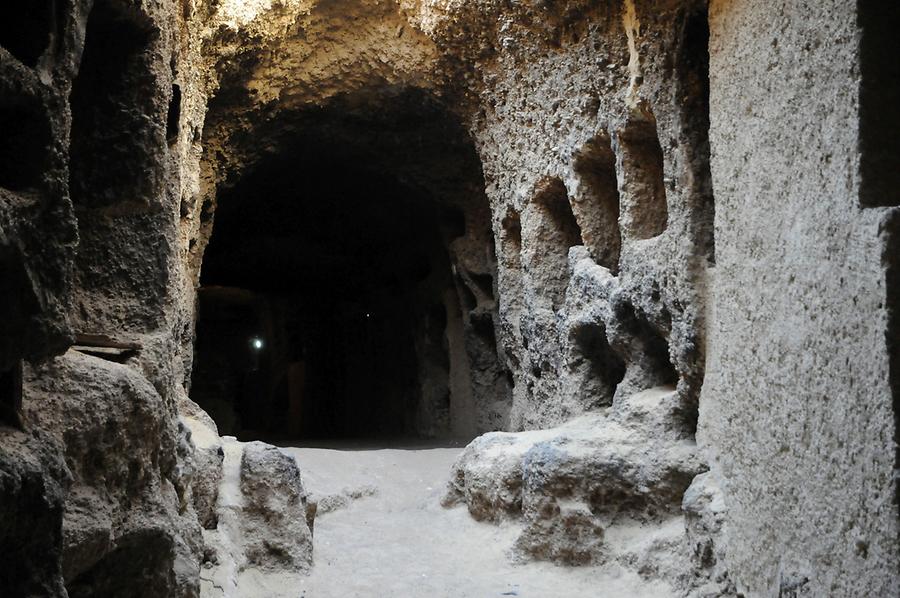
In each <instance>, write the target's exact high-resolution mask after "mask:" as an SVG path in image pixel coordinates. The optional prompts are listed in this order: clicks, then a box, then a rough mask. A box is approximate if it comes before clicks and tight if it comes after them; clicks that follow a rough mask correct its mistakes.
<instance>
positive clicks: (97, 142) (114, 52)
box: [69, 0, 159, 208]
mask: <svg viewBox="0 0 900 598" xmlns="http://www.w3.org/2000/svg"><path fill="white" fill-rule="evenodd" d="M152 38H153V35H152V33H151V31H150V30H149V29H147V28H146V27H144V26H143V24H141V23H140V22H139V20H138V19H137V17H135V16H133V15H131V14H130V13H129V12H128V10H127V9H126V7H124V6H123V5H121V4H119V3H118V2H114V1H113V0H98V1H97V2H96V3H95V4H94V8H93V9H92V10H91V14H90V17H89V19H88V25H87V32H86V34H85V45H84V54H83V55H82V58H81V66H80V68H79V70H78V76H77V77H76V78H75V81H74V82H73V84H72V95H71V99H70V102H71V106H72V141H71V149H70V152H69V153H70V156H71V163H70V167H69V168H70V174H69V176H70V179H69V181H70V182H69V186H70V193H71V196H72V203H73V204H75V206H76V207H83V208H106V207H110V206H113V205H118V206H121V205H127V204H137V205H143V204H146V202H147V198H148V197H149V196H150V195H152V193H150V190H151V188H152V185H153V179H154V176H153V175H154V169H152V168H149V167H148V165H150V164H153V163H155V160H154V157H153V154H152V152H153V150H154V148H156V147H157V146H158V145H159V144H158V143H156V142H155V136H156V135H157V132H156V128H157V127H156V125H155V124H154V123H153V121H152V119H149V118H147V116H146V115H148V114H153V113H154V101H155V100H154V88H155V83H154V74H153V70H152V68H151V64H150V61H151V60H152V56H150V55H149V53H148V52H147V48H148V45H149V44H150V42H151V40H152Z"/></svg>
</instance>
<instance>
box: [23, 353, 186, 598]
mask: <svg viewBox="0 0 900 598" xmlns="http://www.w3.org/2000/svg"><path fill="white" fill-rule="evenodd" d="M26 382H27V390H28V393H27V395H26V396H27V399H28V400H27V402H26V409H25V418H26V421H28V422H29V424H30V425H34V426H35V427H38V428H39V429H42V430H46V431H47V432H48V433H49V434H52V436H53V437H54V439H55V441H56V442H57V443H59V445H61V446H62V447H63V456H64V458H65V463H66V469H67V475H68V476H69V479H70V485H69V488H68V492H67V494H66V498H65V509H64V512H63V519H62V573H63V577H64V579H65V583H66V589H67V591H68V594H69V596H109V595H115V594H116V593H124V594H127V595H136V596H137V595H139V596H158V595H163V594H168V595H171V596H196V595H197V593H198V590H199V587H198V583H197V573H198V571H199V567H198V563H197V559H198V557H199V555H200V546H199V542H197V540H198V536H197V532H198V531H199V530H198V526H197V519H196V516H195V515H194V514H193V512H192V511H190V510H186V509H185V504H184V500H185V497H184V496H183V495H182V494H180V492H182V491H183V490H184V489H185V488H186V487H187V485H188V481H187V480H185V479H183V478H182V477H181V476H182V475H183V474H184V471H183V470H181V469H180V468H179V467H178V466H177V463H178V458H177V451H178V447H179V443H180V442H182V441H183V440H182V437H181V434H180V430H179V427H178V424H177V421H176V420H173V419H170V418H168V417H167V416H166V410H165V408H164V405H163V399H162V397H161V396H160V395H159V393H158V392H157V391H156V389H154V388H153V386H152V385H151V384H150V383H149V382H148V381H147V380H146V379H145V378H143V377H142V376H141V375H140V374H138V373H137V372H135V371H134V370H133V369H131V368H129V367H127V366H125V365H121V364H117V363H112V362H109V361H106V360H103V359H100V358H97V357H91V356H87V355H83V354H81V353H78V352H75V351H69V352H68V353H66V354H65V355H63V356H62V357H58V358H56V359H54V360H52V361H50V362H49V363H48V364H46V365H45V366H42V367H41V368H36V369H32V370H29V372H28V374H27V381H26ZM133 579H141V580H142V583H141V584H140V587H134V585H133V581H131V580H133Z"/></svg>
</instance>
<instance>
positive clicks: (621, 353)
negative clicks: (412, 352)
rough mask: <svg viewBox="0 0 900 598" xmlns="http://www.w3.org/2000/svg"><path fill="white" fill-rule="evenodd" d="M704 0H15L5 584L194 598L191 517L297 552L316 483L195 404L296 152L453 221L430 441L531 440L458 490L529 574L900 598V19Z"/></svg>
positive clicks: (7, 47)
mask: <svg viewBox="0 0 900 598" xmlns="http://www.w3.org/2000/svg"><path fill="white" fill-rule="evenodd" d="M709 4H710V6H709V7H707V3H706V2H703V1H702V0H672V1H671V2H664V3H661V2H651V1H650V0H623V1H621V2H618V1H616V2H612V1H610V2H592V1H587V0H565V1H562V2H519V3H509V2H501V1H499V0H479V1H477V2H456V1H449V0H428V1H418V0H400V1H399V2H382V1H377V0H347V1H346V2H326V1H324V0H321V1H320V0H283V1H281V2H273V3H269V2H252V3H250V2H240V1H238V0H223V1H221V2H211V1H209V2H207V1H204V0H197V1H194V2H176V1H175V0H159V1H149V0H136V1H126V0H95V1H93V2H91V1H88V0H58V1H57V2H49V1H43V0H41V1H35V2H7V3H5V4H4V6H3V7H2V8H0V131H2V135H0V311H2V312H3V314H5V317H4V319H3V322H2V324H0V425H2V428H0V430H2V432H0V514H2V523H0V548H3V550H4V554H6V555H10V558H7V559H4V562H3V563H2V565H0V585H3V586H5V587H4V589H6V588H11V589H10V591H11V592H12V593H13V594H14V595H17V594H21V595H42V596H43V595H50V596H54V595H59V596H62V595H64V594H65V593H66V592H68V594H69V595H72V596H79V595H92V596H128V595H140V596H167V597H168V596H181V595H184V596H190V595H193V594H195V593H196V591H197V587H198V583H199V582H198V578H199V574H198V569H199V566H198V563H199V562H200V559H201V557H200V554H201V549H200V546H201V524H202V527H203V528H205V529H204V531H203V537H204V538H205V539H206V551H205V552H206V554H207V557H208V560H217V559H218V560H219V561H220V564H222V563H232V565H227V566H225V565H221V567H220V569H221V570H223V571H224V570H225V569H228V567H231V569H228V571H230V572H226V573H223V575H224V577H220V576H219V573H216V576H217V577H216V579H217V580H221V579H225V580H237V579H238V578H239V574H240V573H242V571H241V567H245V566H247V563H253V566H254V567H262V568H268V567H273V568H284V569H290V570H293V571H300V570H303V569H304V568H305V567H307V566H308V564H309V558H310V553H309V550H310V548H309V542H308V540H309V535H310V534H311V531H310V530H311V526H310V525H308V524H307V525H306V528H304V527H303V525H301V524H300V523H298V521H301V520H302V521H306V507H304V499H303V492H302V488H301V486H300V484H299V473H298V472H297V470H296V467H295V466H292V465H291V464H290V463H289V462H287V461H285V460H284V459H282V458H281V457H280V456H279V455H278V454H277V453H276V452H272V450H270V449H268V448H263V447H254V448H252V449H249V452H246V451H244V449H242V448H240V445H237V444H236V443H233V442H231V441H222V440H220V439H219V438H218V434H217V432H216V430H215V426H214V425H211V422H209V421H206V418H205V415H204V414H202V413H201V412H199V411H197V410H196V409H195V408H194V407H192V406H191V405H190V404H189V403H188V402H187V401H186V397H187V396H188V395H189V387H190V371H191V361H192V342H193V336H194V335H193V325H194V321H195V314H194V310H195V288H194V287H195V283H196V282H197V280H198V276H199V272H200V268H201V262H202V259H203V255H204V250H205V248H206V246H207V242H208V240H209V238H210V234H211V231H212V227H213V221H214V219H213V215H214V212H215V208H216V202H217V197H218V191H219V190H220V188H222V187H223V186H228V185H233V184H235V182H236V181H238V180H239V179H240V178H241V177H243V176H244V175H246V174H247V173H250V172H252V171H253V169H254V168H257V167H258V166H259V165H260V164H263V163H265V162H266V160H267V159H268V158H269V157H271V155H276V154H277V155H281V154H284V153H285V152H287V151H288V150H289V149H290V150H292V149H295V147H294V145H292V144H293V143H294V142H296V141H297V140H298V139H299V140H301V141H302V143H306V144H307V145H306V147H305V149H304V151H306V152H317V153H321V154H322V155H323V156H326V155H327V156H331V157H332V159H335V160H337V161H338V162H340V160H346V161H353V162H354V163H364V164H367V165H369V166H370V167H372V168H375V169H378V170H379V171H384V172H388V173H390V174H391V176H394V177H396V178H397V179H398V181H400V182H402V183H403V184H405V185H408V186H410V187H413V188H415V189H417V190H421V191H423V192H424V193H426V194H428V195H429V196H430V197H432V198H433V199H435V200H436V201H438V202H442V203H443V204H445V205H448V206H453V207H454V208H456V209H458V210H459V212H460V213H461V214H462V227H461V230H460V231H457V233H458V234H457V235H456V236H455V237H454V238H453V239H452V240H450V241H448V243H447V246H446V249H447V252H448V255H449V256H450V260H451V262H452V268H453V270H452V272H453V277H454V278H453V285H452V288H450V289H449V291H450V292H449V293H448V295H447V297H448V300H447V302H446V306H448V309H453V310H457V311H456V312H454V313H453V315H454V318H453V322H454V327H452V328H450V327H448V328H447V334H446V335H440V334H438V335H432V336H431V337H429V338H428V339H425V340H428V341H429V342H431V343H432V344H434V345H442V343H443V341H444V339H445V338H446V340H447V342H448V344H450V345H452V351H451V353H452V355H453V357H454V359H455V360H456V361H455V362H454V364H451V366H452V367H446V365H445V364H444V363H443V362H441V361H440V360H431V361H428V360H424V361H425V362H426V363H424V364H423V366H422V369H421V371H423V372H430V373H429V377H428V379H426V380H424V381H423V383H422V384H421V385H420V388H421V391H422V395H423V396H424V397H425V400H424V401H423V402H422V403H421V404H420V405H419V410H418V411H417V413H416V414H415V415H412V416H410V419H411V420H413V421H415V422H416V426H417V430H418V431H420V432H423V433H428V434H434V435H440V434H450V433H455V434H459V435H472V434H474V433H477V432H483V431H487V430H505V431H510V432H512V431H517V432H519V433H520V434H519V435H515V436H508V435H489V436H486V437H482V438H481V439H479V440H478V441H476V442H475V443H474V444H472V445H471V446H470V447H469V449H467V450H466V452H465V453H464V455H463V457H462V458H461V460H460V462H459V464H458V466H457V468H456V469H455V471H454V481H453V485H454V489H453V491H452V492H451V500H459V501H464V502H466V504H467V506H468V507H469V509H470V511H471V512H472V514H473V516H475V517H477V518H480V519H485V520H499V519H502V518H504V517H516V518H522V520H523V521H525V522H526V524H527V526H526V530H525V532H524V533H523V534H522V537H521V539H520V541H519V543H518V545H517V547H516V551H517V552H518V553H519V554H520V555H523V556H527V557H529V558H541V559H549V560H554V561H560V562H567V563H583V562H597V561H602V560H604V559H616V560H618V561H620V562H623V563H628V564H629V566H632V567H634V568H635V569H636V570H642V571H646V572H647V573H646V574H647V575H655V576H659V577H666V578H669V579H676V578H677V579H680V576H682V575H685V571H689V570H690V571H691V573H689V574H687V575H688V578H689V579H687V580H686V581H684V583H683V584H682V583H681V582H679V584H680V585H681V587H684V588H694V589H695V590H696V591H697V592H699V593H701V594H703V593H704V592H705V593H707V594H712V595H716V594H717V593H727V592H730V591H732V590H735V591H741V592H744V593H746V594H748V595H768V594H772V593H777V592H781V593H784V594H791V593H793V594H797V595H802V594H803V593H807V594H810V595H824V594H829V593H835V592H837V593H841V592H843V593H847V594H856V595H890V594H892V593H896V592H895V590H896V588H897V584H898V580H897V573H896V572H897V570H898V567H897V563H898V559H900V556H898V548H897V544H896V537H897V525H898V524H897V521H898V520H897V516H896V500H895V499H896V493H897V480H896V476H895V475H894V474H895V470H896V460H897V455H896V446H895V445H896V429H895V428H896V426H897V424H896V411H897V399H896V394H897V386H898V385H897V381H896V379H897V378H898V376H897V375H896V370H897V367H898V366H897V363H896V362H897V351H896V347H895V345H896V342H895V341H894V340H893V339H895V337H896V336H897V334H896V328H897V320H898V317H897V313H898V312H900V308H898V306H897V301H898V300H897V296H898V284H897V275H896V270H897V266H896V263H897V258H896V255H895V254H897V251H894V250H895V249H896V245H897V241H896V238H897V235H898V232H897V231H898V230H900V227H898V226H897V225H896V222H897V217H896V216H897V215H896V201H893V200H892V199H891V196H890V193H889V192H887V193H886V192H884V188H888V190H889V188H890V186H889V185H888V186H883V185H879V180H880V179H879V177H878V172H879V170H885V167H884V166H883V165H881V164H882V162H880V160H882V159H884V158H883V156H882V157H880V158H879V157H876V158H873V157H872V153H873V152H872V151H871V150H872V147H873V146H872V143H873V141H872V131H873V130H875V129H877V130H879V131H885V130H886V131H888V134H886V135H885V137H886V138H887V137H890V127H889V126H887V125H885V122H887V123H888V125H889V124H890V122H889V121H885V120H884V118H887V117H886V116H885V115H890V114H892V110H893V104H895V103H896V102H894V101H893V100H890V101H887V100H883V98H882V102H883V104H879V103H878V101H879V96H878V93H877V91H878V90H880V89H887V90H890V89H893V88H892V87H890V85H889V84H886V83H885V82H889V81H893V79H895V78H896V76H895V71H891V70H890V67H889V66H887V65H885V64H883V62H882V61H880V60H879V59H878V58H877V56H879V55H893V54H894V53H895V52H893V51H889V52H885V51H883V49H882V50H881V51H873V50H872V48H873V47H874V48H876V50H877V49H879V48H881V47H882V46H884V47H887V48H889V49H890V48H892V46H890V43H891V40H892V39H893V37H894V36H893V30H894V29H896V27H894V26H893V25H894V24H893V21H891V20H890V18H884V16H883V15H880V14H874V13H872V12H870V9H868V8H866V7H862V6H859V7H858V6H856V5H855V4H852V3H838V2H822V3H819V4H817V5H816V6H815V7H813V8H810V7H808V6H791V5H789V4H790V3H784V2H780V3H778V2H776V3H775V4H774V5H771V6H770V5H765V6H763V5H762V4H759V5H753V6H751V5H752V3H748V2H744V1H731V0H728V1H726V0H721V1H712V2H710V3H709ZM807 9H809V10H807ZM807 13H809V14H807ZM888 16H890V15H888ZM776 17H777V19H776ZM891 18H892V17H891ZM773 19H776V20H777V21H778V22H777V24H776V23H774V21H773ZM879 23H881V25H879ZM884 23H887V24H888V25H883V24H884ZM10 24H12V25H10ZM885 31H890V32H891V33H890V35H886V34H885ZM872 40H874V41H872ZM873 44H874V45H873ZM892 73H893V74H892ZM860 90H862V93H857V92H858V91H860ZM873 90H874V92H875V93H874V98H875V99H874V100H873V99H872V94H873ZM888 95H889V94H888ZM873 102H874V103H873ZM892 102H893V103H892ZM871 115H879V116H878V118H873V117H872V116H871ZM882 141H883V140H882ZM302 143H301V145H302ZM711 147H712V150H714V151H711ZM875 147H876V149H877V148H878V147H880V145H879V143H877V139H876V143H875ZM322 148H325V149H327V150H328V151H327V152H326V151H321V150H322ZM301 149H303V148H301ZM875 153H876V154H877V153H878V152H877V151H876V152H875ZM297 155H299V156H302V155H303V153H302V152H300V153H298V154H297ZM893 157H894V156H893V155H892V154H890V153H888V158H890V159H892V158H893ZM888 164H890V160H888ZM873 165H874V167H873ZM873 173H874V174H873ZM713 183H715V196H714V194H713ZM872 189H876V190H879V189H881V191H879V192H878V193H875V195H877V197H873V194H872ZM891 206H894V207H893V208H892V207H891ZM260 209H264V206H262V205H261V206H260ZM714 229H715V230H714ZM714 233H715V234H714ZM76 333H77V334H78V335H79V337H80V338H81V339H82V340H83V339H84V338H85V337H86V335H90V337H91V338H94V337H96V336H97V335H99V336H101V337H103V338H105V339H106V340H105V341H104V342H106V343H107V344H110V343H111V344H113V345H116V344H118V345H122V344H125V345H127V346H128V347H132V348H131V349H128V351H126V352H119V353H116V352H115V351H120V349H115V347H113V349H114V351H113V353H106V354H105V357H104V358H99V357H96V356H95V357H87V356H85V355H82V354H78V353H73V352H70V353H66V354H65V355H63V356H62V357H57V358H55V359H53V357H54V356H58V355H61V354H62V353H63V352H64V351H65V350H66V347H67V346H69V345H71V344H72V342H73V338H74V335H75V334H76ZM419 340H420V341H421V340H422V339H419ZM106 348H107V349H109V348H110V347H106ZM23 359H27V360H29V362H30V363H31V365H28V366H26V367H25V372H26V376H25V384H24V392H23V385H22V381H21V372H22V366H21V362H22V360H23ZM48 360H50V361H49V362H48ZM42 364H44V365H42ZM457 366H458V367H457ZM659 385H670V386H672V387H674V389H675V390H674V391H673V392H666V393H659V392H657V391H652V390H648V389H653V388H654V387H658V386H659ZM448 389H449V390H452V394H453V400H451V401H450V404H449V405H447V404H445V398H446V396H447V393H446V392H445V391H446V390H448ZM572 418H577V419H575V420H574V421H571V420H572ZM698 420H699V424H698ZM567 422H571V423H567ZM695 430H696V432H697V433H696V438H697V440H698V442H699V448H695V447H694V446H693V439H694V436H695V434H694V433H695ZM245 453H246V454H245ZM244 456H246V457H247V458H246V463H247V468H246V476H244V475H242V471H243V465H242V464H243V463H244ZM705 461H708V464H705V463H704V462H705ZM861 464H862V465H861ZM706 467H710V468H711V472H713V473H710V474H706V473H703V474H700V475H699V476H698V477H694V475H695V474H697V473H699V472H701V471H703V470H704V469H705V468H706ZM260 471H270V472H277V475H276V474H275V473H273V474H272V477H271V478H263V477H259V475H258V474H259V472H260ZM692 478H693V482H691V480H692ZM798 479H802V480H803V481H804V483H803V484H798V482H797V480H798ZM276 482H277V485H276ZM242 488H244V489H246V492H244V491H243V490H242ZM772 488H778V489H779V492H777V493H776V492H770V490H771V489H772ZM245 499H247V502H245ZM250 499H252V500H250ZM726 505H727V508H725V506H726ZM848 505H849V506H848ZM850 506H852V508H851V507H850ZM245 520H246V521H253V522H255V526H260V525H262V526H263V527H264V528H265V529H268V528H267V527H265V526H269V525H270V524H272V522H281V524H283V525H282V527H284V529H285V530H290V532H291V534H292V535H291V536H290V537H286V536H283V535H281V533H280V532H278V531H277V530H271V533H270V537H267V538H264V537H262V536H261V535H254V534H255V532H254V530H253V529H249V530H245V528H244V525H245ZM685 523H686V528H685ZM223 526H224V527H223ZM222 529H226V530H228V534H226V537H228V538H237V539H236V540H224V539H222V538H219V539H218V540H217V539H216V538H217V537H218V536H217V534H219V531H221V530H222ZM254 529H255V528H254ZM29 530H33V534H31V535H29V534H28V533H27V532H28V531H29ZM848 530H850V531H848ZM245 533H246V534H247V535H246V537H244V534H245ZM229 534H230V535H229ZM219 535H221V534H219ZM238 540H240V541H238ZM243 540H247V542H248V543H247V544H246V546H245V545H244V543H243ZM267 541H268V542H269V544H266V542H267ZM217 542H218V544H217ZM229 542H230V543H229ZM292 542H294V543H292ZM679 546H682V547H684V550H683V551H682V552H683V554H682V555H681V556H677V554H680V553H679V551H680V550H681V548H677V547H679ZM245 548H246V550H245ZM217 555H218V556H217ZM682 557H684V559H693V561H692V564H690V565H689V564H686V563H688V561H687V560H679V559H681V558H682ZM135 580H138V581H137V582H136V581H135ZM207 582H209V584H211V585H216V584H218V587H220V588H227V591H228V592H231V591H233V590H234V583H236V581H234V582H232V581H227V583H226V582H222V583H219V581H217V582H216V584H213V583H212V582H211V581H210V580H209V579H205V581H204V583H207ZM228 583H231V584H232V585H228ZM223 584H224V585H223ZM222 591H225V590H222Z"/></svg>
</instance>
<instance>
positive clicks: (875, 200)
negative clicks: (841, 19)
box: [857, 0, 900, 207]
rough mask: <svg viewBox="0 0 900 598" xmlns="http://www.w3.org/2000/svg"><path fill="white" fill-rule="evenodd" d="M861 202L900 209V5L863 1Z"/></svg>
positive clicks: (879, 0)
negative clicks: (899, 32)
mask: <svg viewBox="0 0 900 598" xmlns="http://www.w3.org/2000/svg"><path fill="white" fill-rule="evenodd" d="M857 11H858V13H857V18H858V24H859V29H860V35H861V37H860V51H859V61H860V78H861V80H860V86H859V153H860V160H859V168H860V190H859V201H860V204H861V205H862V206H864V207H884V206H898V205H900V109H898V107H900V35H898V31H900V3H898V2H885V1H883V0H859V2H858V3H857Z"/></svg>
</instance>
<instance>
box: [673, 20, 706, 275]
mask: <svg viewBox="0 0 900 598" xmlns="http://www.w3.org/2000/svg"><path fill="white" fill-rule="evenodd" d="M708 12H709V11H708V7H707V6H706V3H701V5H700V6H698V7H697V9H696V10H694V11H692V12H689V13H687V15H686V16H685V18H684V22H683V25H682V30H681V39H680V40H679V47H678V53H677V55H676V79H675V81H676V93H677V94H678V102H679V105H680V107H681V109H680V111H679V117H680V120H681V126H682V128H683V130H684V131H685V132H686V133H687V134H688V135H689V136H690V137H691V143H688V144H685V146H684V150H685V152H687V154H688V159H689V160H690V163H691V165H692V170H693V171H694V176H693V180H692V181H691V182H692V185H693V187H694V188H693V190H692V191H693V193H692V199H691V201H692V202H694V203H695V206H696V208H695V209H694V210H692V213H693V214H694V221H695V227H696V239H697V241H696V242H697V248H698V250H699V251H700V252H701V253H702V254H705V255H706V258H707V260H708V261H709V263H711V264H714V263H715V261H716V247H715V219H716V205H715V197H714V195H713V187H712V172H711V170H710V146H709V15H708Z"/></svg>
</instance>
